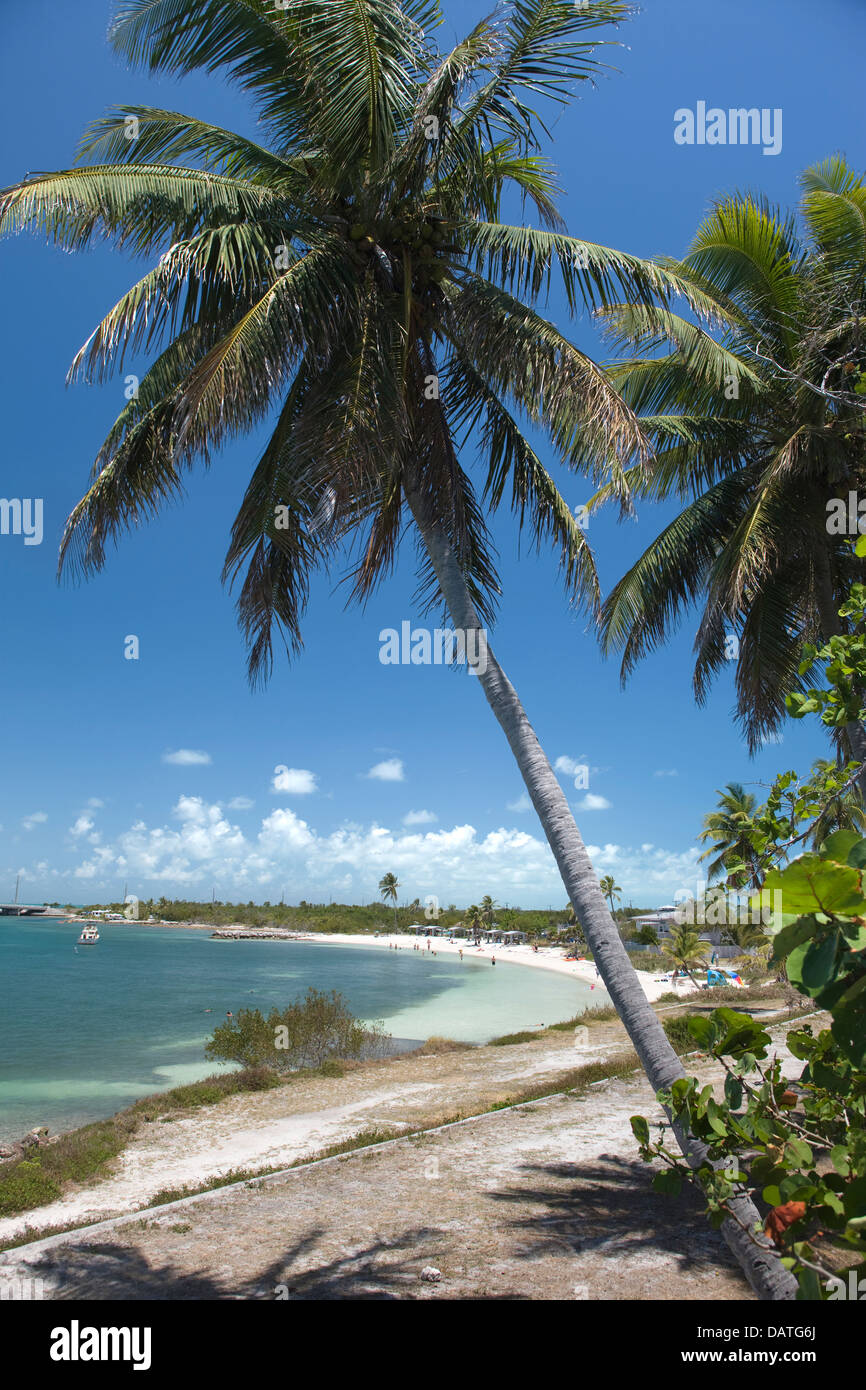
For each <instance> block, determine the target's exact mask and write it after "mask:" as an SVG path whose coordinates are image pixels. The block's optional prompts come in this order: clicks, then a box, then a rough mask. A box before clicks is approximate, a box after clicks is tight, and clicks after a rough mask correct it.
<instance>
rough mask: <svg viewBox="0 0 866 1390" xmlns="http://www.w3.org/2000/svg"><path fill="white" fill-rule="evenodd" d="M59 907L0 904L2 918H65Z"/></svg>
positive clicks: (30, 904)
mask: <svg viewBox="0 0 866 1390" xmlns="http://www.w3.org/2000/svg"><path fill="white" fill-rule="evenodd" d="M65 916H66V914H65V913H64V912H62V911H61V910H60V908H59V907H43V906H41V905H40V906H39V907H36V906H35V905H34V904H32V903H0V917H65Z"/></svg>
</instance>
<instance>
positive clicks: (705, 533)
mask: <svg viewBox="0 0 866 1390" xmlns="http://www.w3.org/2000/svg"><path fill="white" fill-rule="evenodd" d="M801 184H802V188H803V198H802V204H801V225H799V226H798V223H797V220H796V218H795V217H794V216H792V215H785V214H783V213H782V212H781V211H780V210H778V209H776V208H773V207H771V206H770V205H769V204H768V203H767V202H766V201H765V200H764V199H763V198H760V197H757V196H752V195H746V196H742V195H737V196H733V197H728V198H725V199H722V200H721V201H719V202H717V203H716V204H715V205H714V207H713V209H712V211H711V212H710V214H709V216H708V217H707V218H706V220H705V221H704V223H703V224H702V225H701V227H700V228H699V230H698V232H697V235H696V237H695V239H694V241H693V242H692V245H691V247H690V250H689V252H688V254H687V255H686V257H685V259H684V260H683V261H682V262H664V264H665V265H666V266H667V268H669V269H670V270H671V271H676V272H677V273H678V274H679V275H681V276H682V277H683V278H684V279H685V278H691V280H692V282H693V285H694V286H695V288H696V289H697V288H699V289H700V291H701V292H702V293H703V294H704V295H705V300H704V304H703V305H702V306H696V305H695V302H694V301H693V302H692V306H691V307H692V308H693V309H694V308H697V316H698V321H697V322H694V321H693V317H685V316H682V315H679V314H677V313H674V312H673V311H672V310H671V308H670V305H669V303H667V302H666V303H660V304H659V305H657V306H654V307H648V306H647V305H645V304H628V305H622V306H620V307H618V308H615V309H611V310H609V311H608V324H609V327H610V330H611V333H612V336H613V337H614V339H615V340H616V342H617V343H618V344H619V345H620V346H621V347H626V348H627V349H629V350H630V351H631V352H632V355H630V356H628V357H627V358H626V360H624V361H622V362H620V363H618V364H617V365H616V366H614V367H612V368H611V373H610V376H611V381H612V383H613V384H614V385H616V386H617V387H618V389H620V390H621V392H622V394H623V395H624V397H625V399H626V400H627V401H628V402H629V403H630V404H631V405H632V406H633V407H634V409H635V411H636V412H637V413H638V414H639V416H640V417H641V420H642V424H643V427H644V430H645V431H646V433H647V434H649V436H650V437H651V439H652V441H653V444H654V446H655V448H654V452H653V456H652V459H651V462H650V463H649V465H647V462H646V460H645V459H643V458H641V459H637V460H636V461H635V463H634V466H632V467H630V468H629V469H627V470H626V471H625V472H624V473H623V472H622V471H621V470H620V469H619V468H618V467H615V468H614V470H613V474H612V476H611V477H610V479H609V480H608V482H607V483H606V485H605V487H604V488H603V489H602V491H601V492H600V493H598V494H597V495H596V498H595V499H594V502H599V501H601V500H602V498H616V499H618V500H619V502H620V504H621V506H622V507H623V508H624V509H625V510H626V511H628V510H630V509H631V507H632V506H633V502H634V500H635V499H637V498H651V499H652V500H653V501H654V502H655V501H663V500H665V499H668V498H678V499H680V500H681V501H684V502H685V503H686V505H685V506H684V508H683V510H682V511H681V512H680V513H679V515H677V516H676V517H675V518H674V520H673V521H671V522H670V524H669V525H667V526H666V527H665V528H664V530H663V531H662V532H661V534H660V535H659V536H658V538H657V539H656V540H655V541H653V543H652V544H651V545H650V546H649V547H648V549H647V550H646V551H645V552H644V554H643V555H642V556H641V557H640V559H639V560H638V561H637V562H636V563H635V564H634V565H633V566H632V567H631V569H630V570H629V571H628V573H627V574H626V575H625V576H624V577H623V578H622V579H621V580H620V581H619V583H618V584H617V585H616V586H615V588H614V589H613V591H612V592H611V594H610V596H609V597H608V599H607V601H606V602H605V604H604V607H603V612H602V623H601V633H602V642H603V646H604V649H605V650H606V651H608V652H611V651H621V652H622V676H623V679H624V680H625V679H626V678H627V677H628V675H629V674H630V672H631V671H632V670H633V669H634V667H635V665H636V663H637V662H638V661H639V660H640V659H641V657H643V656H644V655H646V654H647V653H648V652H650V651H652V650H653V649H654V648H655V647H657V646H658V645H659V644H660V643H661V642H663V641H664V640H665V638H666V637H667V636H668V635H669V634H670V633H671V632H672V631H673V629H674V627H675V625H676V624H677V622H678V621H679V619H680V618H681V616H682V614H683V612H684V610H685V609H686V608H687V607H688V606H689V605H690V604H691V603H693V602H695V601H700V602H701V603H702V605H703V608H702V612H701V614H700V625H699V627H698V631H697V636H696V638H695V652H696V662H695V671H694V690H695V694H696V696H697V699H698V701H699V702H701V703H702V702H703V701H704V700H705V699H706V697H707V694H708V691H709V688H710V685H711V683H712V680H713V677H714V675H716V674H717V673H718V672H719V671H720V670H723V669H725V668H726V667H728V663H729V662H730V661H732V660H734V659H735V660H736V667H735V671H736V677H735V679H736V692H737V709H738V714H739V718H740V720H741V722H742V724H743V726H744V728H745V731H746V733H747V736H748V741H749V745H750V748H751V749H752V750H753V751H754V750H755V749H756V748H758V747H760V746H761V745H762V743H763V742H764V741H765V740H766V739H767V737H768V736H769V735H772V734H774V733H775V732H776V731H777V730H778V728H779V726H780V725H781V723H782V721H783V719H784V717H785V712H786V710H785V696H786V695H787V694H789V693H793V692H795V691H799V690H802V689H803V688H804V680H805V678H806V673H805V671H803V672H801V671H800V669H799V668H800V662H801V655H802V652H801V648H802V643H803V641H804V639H806V640H808V641H812V642H818V643H820V642H821V641H826V640H829V639H830V638H831V637H832V636H833V635H835V634H838V633H840V632H843V631H844V630H845V626H844V623H843V622H842V620H840V617H839V613H838V610H839V608H840V607H841V605H842V603H843V602H844V600H845V598H846V597H847V595H848V591H849V588H850V584H851V581H852V579H861V580H862V578H863V576H864V564H863V561H862V560H860V559H857V558H856V557H855V555H854V554H853V549H852V546H851V543H850V540H849V539H848V538H847V537H846V535H845V534H844V532H843V531H842V530H841V529H840V526H841V522H840V520H839V513H840V508H841V504H842V501H843V500H844V504H845V510H846V511H847V507H848V500H849V493H850V492H855V493H856V492H857V491H858V490H859V491H861V492H862V491H863V489H864V484H866V450H864V441H866V413H864V412H866V399H864V390H866V373H864V366H866V280H864V273H863V272H864V265H866V185H864V182H863V180H862V178H861V177H860V176H859V175H857V174H855V173H854V172H853V171H852V170H851V169H849V168H848V166H847V165H846V164H845V162H844V161H843V160H842V159H841V158H834V159H829V160H827V161H826V162H825V163H822V164H819V165H817V166H815V167H813V168H810V169H807V170H806V171H805V173H804V174H803V175H802V178H801ZM834 499H836V501H835V502H834ZM855 527H856V522H855ZM846 529H847V527H846ZM845 732H846V735H847V737H846V740H845V743H846V751H847V752H850V754H851V755H853V756H854V757H856V758H857V759H858V760H861V761H864V772H863V776H862V778H861V781H860V786H861V791H866V732H864V729H863V726H862V725H861V724H859V723H856V722H855V723H852V724H849V725H848V726H846V730H845Z"/></svg>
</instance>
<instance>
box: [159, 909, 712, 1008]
mask: <svg viewBox="0 0 866 1390" xmlns="http://www.w3.org/2000/svg"><path fill="white" fill-rule="evenodd" d="M151 925H155V924H151ZM160 925H161V924H160ZM177 925H178V926H180V923H178V924H177ZM191 925H192V927H193V928H194V929H195V930H202V929H204V928H205V927H206V925H207V924H206V923H203V922H196V923H193V924H191ZM209 929H210V930H211V931H219V930H230V928H218V927H210V928H209ZM222 939H223V940H229V939H230V938H228V937H225V938H222ZM239 939H241V938H239ZM257 939H260V940H267V939H268V938H266V937H261V938H257ZM274 939H275V940H282V941H303V942H307V943H309V942H330V943H332V944H334V945H339V946H364V947H367V948H373V947H380V948H383V949H384V948H385V947H387V948H388V949H389V950H394V949H396V950H398V951H399V950H406V951H410V952H411V951H412V948H413V945H414V944H416V943H417V944H419V947H420V949H421V950H422V951H424V952H425V953H426V950H427V947H426V941H425V938H424V937H420V936H419V937H416V938H412V937H407V936H405V935H402V934H401V935H397V934H396V933H394V932H391V933H382V934H380V935H378V936H369V935H367V934H366V933H363V934H362V933H360V932H359V933H353V932H352V933H350V932H297V933H294V934H293V935H292V936H291V937H288V936H283V937H278V938H274ZM430 942H431V947H430V954H431V955H439V954H440V953H441V954H442V955H451V956H459V954H460V952H461V951H462V952H463V958H464V959H465V960H491V959H492V957H494V956H495V957H496V961H497V964H500V963H501V964H503V965H525V966H529V967H531V968H533V969H536V970H548V971H552V972H553V973H555V974H557V975H565V976H567V977H568V978H569V979H572V980H578V981H579V982H580V983H581V984H586V985H589V986H590V989H591V990H595V989H599V990H600V991H601V993H602V994H603V995H604V996H605V998H607V997H608V996H607V991H606V990H605V988H604V984H603V982H602V980H601V977H600V975H599V973H598V970H597V968H596V966H595V965H594V963H593V962H592V961H590V960H576V961H570V960H565V958H564V957H563V956H562V955H561V954H560V953H561V951H562V949H563V948H562V947H561V946H539V948H538V950H537V951H533V949H532V947H531V946H528V945H516V946H497V945H485V946H471V945H469V944H468V943H466V944H463V943H462V942H459V941H446V940H444V939H443V938H442V937H431V938H430ZM666 973H667V974H668V975H669V973H670V972H665V971H664V969H663V968H662V967H661V962H659V969H658V970H656V971H648V970H637V971H636V974H637V977H638V980H639V981H640V983H641V986H642V987H643V991H644V993H645V994H646V997H647V999H649V1000H650V1001H654V1000H656V999H658V997H659V996H660V995H661V994H664V993H666V992H667V991H670V990H673V989H675V990H676V992H677V993H678V994H680V995H682V996H683V997H685V995H687V994H690V993H692V992H693V991H694V985H692V983H691V981H689V980H686V981H684V982H683V983H682V984H679V985H678V986H674V985H673V984H672V983H671V981H670V978H668V979H663V978H662V976H664V975H665V974H666Z"/></svg>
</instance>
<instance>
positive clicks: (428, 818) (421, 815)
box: [403, 811, 439, 825]
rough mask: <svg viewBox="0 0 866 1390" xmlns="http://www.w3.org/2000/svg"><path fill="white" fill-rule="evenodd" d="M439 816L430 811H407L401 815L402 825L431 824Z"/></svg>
mask: <svg viewBox="0 0 866 1390" xmlns="http://www.w3.org/2000/svg"><path fill="white" fill-rule="evenodd" d="M438 819H439V817H438V816H436V815H434V814H433V812H432V811H408V812H407V814H406V815H405V816H404V817H403V824H404V825H432V824H433V822H434V821H436V820H438Z"/></svg>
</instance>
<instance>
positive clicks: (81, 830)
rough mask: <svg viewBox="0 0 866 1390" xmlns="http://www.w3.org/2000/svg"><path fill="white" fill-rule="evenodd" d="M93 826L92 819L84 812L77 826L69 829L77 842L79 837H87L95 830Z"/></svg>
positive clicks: (76, 823)
mask: <svg viewBox="0 0 866 1390" xmlns="http://www.w3.org/2000/svg"><path fill="white" fill-rule="evenodd" d="M93 825H94V822H93V820H92V818H91V817H90V816H88V815H87V814H86V813H85V812H84V811H82V813H81V815H80V816H79V817H78V819H77V821H76V822H75V824H74V825H71V826H70V827H69V833H70V835H71V836H72V837H73V839H76V840H77V839H78V837H79V835H87V834H88V832H89V831H91V830H92V829H93Z"/></svg>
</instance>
